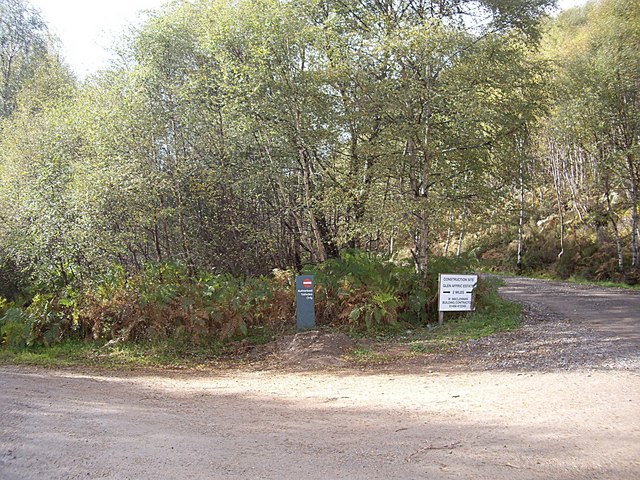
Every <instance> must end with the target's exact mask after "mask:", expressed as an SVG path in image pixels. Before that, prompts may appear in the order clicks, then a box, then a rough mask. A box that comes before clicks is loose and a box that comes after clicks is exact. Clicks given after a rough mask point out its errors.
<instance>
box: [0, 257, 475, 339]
mask: <svg viewBox="0 0 640 480" xmlns="http://www.w3.org/2000/svg"><path fill="white" fill-rule="evenodd" d="M471 266H472V263H471V262H470V260H468V259H464V258H463V259H450V258H448V259H439V258H434V259H433V262H432V272H431V273H430V275H428V276H427V277H422V276H420V275H418V274H416V273H415V270H414V267H413V266H412V265H410V264H396V263H394V262H392V261H389V260H388V259H386V258H384V257H379V256H376V255H373V254H369V253H365V252H360V251H351V252H345V253H344V254H343V255H342V256H341V258H338V259H332V260H329V261H327V262H325V263H323V264H321V265H316V266H312V267H311V266H310V267H306V268H305V269H304V270H303V271H304V273H306V274H313V275H315V276H316V279H317V281H316V319H317V323H318V325H321V326H322V325H325V326H331V327H334V328H340V329H347V330H351V331H360V332H364V331H375V330H379V329H389V328H391V329H393V328H399V327H401V326H405V325H423V324H425V323H427V322H430V321H436V320H437V281H438V273H441V272H447V273H464V272H468V271H470V269H471ZM294 280H295V274H294V272H292V271H288V270H277V271H274V272H273V273H272V274H271V275H268V276H261V277H249V278H243V277H234V276H232V275H228V274H220V275H215V274H211V273H201V274H200V275H196V276H195V277H194V276H192V275H189V273H188V271H187V269H186V268H185V267H184V266H182V265H179V264H170V263H163V264H150V265H147V266H146V267H145V268H144V269H143V270H142V271H141V272H139V273H137V274H135V275H128V274H127V273H126V271H125V270H124V269H123V268H121V267H119V266H114V267H113V268H112V269H111V270H109V271H108V272H105V273H103V274H102V275H100V276H97V277H96V278H94V279H93V281H92V282H91V283H90V284H85V285H80V286H76V287H70V286H68V287H65V288H64V289H62V290H60V291H58V292H56V293H40V294H37V295H35V296H34V297H33V298H32V300H31V302H30V304H29V305H28V306H26V307H24V308H20V309H17V308H14V309H9V310H7V312H5V313H4V314H3V316H2V320H0V325H1V326H2V329H3V330H2V332H3V333H2V335H3V343H4V344H7V345H11V346H13V347H19V346H31V345H50V344H52V343H55V342H58V341H60V340H62V339H67V338H76V339H89V338H90V339H93V340H99V341H105V342H106V341H111V340H115V341H142V340H151V341H168V340H171V341H172V342H176V343H177V344H180V343H184V344H189V345H204V344H209V343H211V342H219V341H221V340H222V341H226V340H233V339H240V338H246V337H247V336H255V335H254V333H253V332H258V331H259V332H260V337H261V339H262V340H264V339H265V338H267V337H268V336H269V335H271V336H273V335H277V334H282V333H284V332H286V331H293V329H294V327H295V282H294ZM0 306H1V305H0ZM265 332H268V333H265Z"/></svg>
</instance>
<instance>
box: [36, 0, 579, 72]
mask: <svg viewBox="0 0 640 480" xmlns="http://www.w3.org/2000/svg"><path fill="white" fill-rule="evenodd" d="M585 2H586V0H559V2H558V4H559V6H560V8H562V9H565V8H569V7H573V6H576V5H581V4H584V3H585ZM30 3H31V4H32V5H33V6H35V7H36V8H38V9H39V10H40V11H41V12H42V14H43V17H44V19H45V21H46V22H47V24H48V25H49V29H50V30H51V31H53V33H55V35H56V36H57V37H58V38H59V39H60V41H61V43H62V55H63V56H64V58H65V60H66V62H67V64H68V65H69V66H70V67H71V69H72V70H73V71H74V72H75V73H76V75H78V77H80V78H86V77H87V75H90V74H91V73H94V72H96V71H97V70H100V69H104V68H107V67H108V66H109V60H110V58H112V56H111V54H110V53H109V50H110V49H111V47H112V46H113V44H114V41H115V39H117V38H119V36H120V35H121V34H122V32H123V31H124V30H125V29H126V28H127V27H128V26H130V25H136V24H139V22H140V21H141V19H142V18H144V16H141V12H142V11H144V10H155V9H159V8H160V7H162V5H163V4H164V3H166V0H108V1H104V0H30Z"/></svg>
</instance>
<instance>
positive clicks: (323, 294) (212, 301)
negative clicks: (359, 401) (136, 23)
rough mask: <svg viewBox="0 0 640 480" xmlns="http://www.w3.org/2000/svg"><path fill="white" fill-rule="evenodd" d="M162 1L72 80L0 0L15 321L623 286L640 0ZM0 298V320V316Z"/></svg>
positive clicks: (633, 201)
mask: <svg viewBox="0 0 640 480" xmlns="http://www.w3.org/2000/svg"><path fill="white" fill-rule="evenodd" d="M554 4H555V2H554V0H357V1H355V0H288V1H285V0H192V1H179V0H178V1H173V2H170V3H168V4H167V5H166V6H165V7H164V8H163V9H161V10H160V11H157V12H153V13H151V14H149V16H148V19H147V20H146V21H145V22H144V24H143V25H142V27H140V28H139V29H137V30H131V31H129V32H125V33H123V37H122V38H121V39H120V40H119V41H118V42H117V44H116V46H115V47H114V49H116V51H117V53H118V56H117V58H118V60H117V61H116V62H114V64H113V65H112V66H111V67H110V68H109V69H107V70H104V71H101V72H99V73H97V74H95V75H92V76H90V77H89V78H87V79H85V80H82V81H81V80H79V79H77V78H75V77H74V74H73V73H72V72H71V71H70V69H69V67H67V66H66V65H65V61H64V58H62V57H61V55H60V53H59V47H58V45H57V44H56V40H55V38H54V37H53V35H52V34H51V33H50V31H49V28H48V26H47V25H46V23H45V22H44V21H43V20H42V17H41V15H40V14H39V12H38V11H37V10H35V9H34V8H33V7H32V6H30V4H29V2H28V1H27V0H0V317H1V319H0V328H2V333H3V335H2V336H3V338H4V341H5V342H6V343H15V344H20V343H27V344H28V343H30V342H43V343H51V342H54V341H56V340H59V339H61V338H63V337H66V336H73V335H76V336H81V337H93V338H95V339H99V338H102V339H111V338H115V337H120V338H127V339H130V338H131V339H136V338H141V337H152V336H160V337H167V336H172V335H186V336H187V337H189V338H190V339H193V338H196V337H198V338H200V337H202V338H208V337H210V336H216V337H232V336H234V335H241V334H246V333H247V331H248V329H250V328H251V327H252V326H253V325H257V324H259V323H261V322H263V323H264V322H266V323H270V322H271V323H273V322H276V323H277V322H280V323H282V324H284V323H286V322H288V321H289V319H291V318H292V317H293V315H294V314H293V311H294V308H295V307H294V305H293V303H292V302H293V299H292V298H293V289H292V283H291V279H292V277H293V275H295V273H296V272H301V271H306V272H312V273H315V274H316V275H318V276H319V277H320V278H321V279H323V285H324V286H323V287H321V288H322V289H323V290H321V291H320V292H319V295H318V298H319V304H318V309H319V310H318V312H319V313H318V315H319V318H320V320H321V321H322V322H324V323H326V324H332V323H338V322H344V323H349V324H357V325H362V326H363V328H370V327H371V325H374V324H382V323H394V322H398V321H404V322H417V323H419V322H428V321H432V320H433V318H434V317H433V315H434V308H435V307H434V296H435V292H434V288H433V285H434V282H435V281H436V280H434V275H436V274H437V273H439V272H443V271H453V270H456V269H458V270H461V271H466V270H479V269H485V270H490V271H497V272H515V273H521V274H522V273H524V274H534V273H542V272H546V273H548V274H552V275H555V276H557V277H560V278H569V277H576V278H584V279H589V280H613V281H616V282H624V283H629V284H636V283H639V282H640V247H639V242H640V239H639V236H640V219H639V215H638V200H639V195H640V193H639V189H640V147H639V141H640V95H639V91H640V2H637V1H636V0H599V1H594V2H591V3H587V4H586V5H585V6H583V7H579V8H574V9H570V10H567V11H564V12H561V13H559V14H558V13H557V12H556V11H555V10H554ZM2 315H4V316H2Z"/></svg>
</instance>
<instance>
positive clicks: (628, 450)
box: [0, 280, 640, 480]
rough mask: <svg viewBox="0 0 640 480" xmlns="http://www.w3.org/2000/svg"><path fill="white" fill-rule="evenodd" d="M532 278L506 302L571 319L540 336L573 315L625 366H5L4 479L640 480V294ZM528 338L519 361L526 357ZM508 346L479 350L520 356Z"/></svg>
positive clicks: (578, 338) (513, 285) (0, 452)
mask: <svg viewBox="0 0 640 480" xmlns="http://www.w3.org/2000/svg"><path fill="white" fill-rule="evenodd" d="M530 282H532V281H529V280H509V281H508V285H507V287H505V295H508V296H510V297H512V298H516V297H517V298H520V299H521V300H522V301H524V302H531V301H534V302H537V304H536V305H537V307H536V308H538V309H539V310H540V309H544V307H542V306H541V304H548V305H549V306H550V307H553V308H557V312H563V313H565V314H566V315H571V316H572V318H571V319H569V320H566V319H563V318H561V317H560V316H559V315H557V312H556V313H555V314H553V315H548V316H545V315H543V317H544V318H543V319H542V320H540V321H539V322H538V323H537V324H536V326H535V328H539V327H540V326H541V325H542V326H547V327H548V328H555V327H554V325H555V322H560V321H562V322H564V326H563V327H562V331H564V332H565V333H566V332H569V333H566V335H567V338H570V339H573V340H575V342H576V343H577V344H581V343H584V341H585V339H586V340H589V341H590V339H593V338H597V339H599V340H598V341H601V340H602V341H604V340H603V339H608V340H607V341H608V342H609V343H605V345H607V346H609V347H611V348H612V349H613V350H616V349H618V347H620V348H619V350H620V351H619V352H618V353H616V359H617V360H616V362H615V363H613V364H610V365H609V364H607V365H606V366H598V365H601V362H600V360H599V361H598V362H596V363H595V364H594V365H596V366H595V367H591V366H589V364H586V365H587V366H586V367H585V363H584V362H582V361H581V362H579V365H578V367H577V368H569V367H570V365H568V364H559V365H560V366H561V368H553V369H549V368H545V369H544V370H536V369H535V368H529V369H525V370H523V369H521V368H519V367H518V364H516V367H517V368H516V367H513V368H512V367H509V368H501V367H500V366H499V365H498V364H496V365H494V367H492V368H491V369H489V370H486V369H485V370H481V371H469V369H468V368H467V366H468V364H467V363H466V362H468V361H471V360H469V358H470V359H473V358H475V357H474V356H471V357H469V358H467V359H466V360H464V361H461V362H460V364H459V367H460V368H458V369H457V370H456V369H453V370H446V371H445V370H437V369H433V368H432V367H429V366H428V365H412V366H410V368H408V369H404V370H403V371H402V373H397V372H396V373H394V372H392V371H386V372H380V371H376V370H375V369H371V370H369V371H366V372H361V371H360V372H356V371H353V370H350V369H342V370H339V371H322V370H320V371H307V372H304V371H302V372H301V371H291V370H286V369H283V370H280V371H273V370H269V371H265V370H248V369H245V370H234V371H225V372H215V371H211V372H204V373H195V372H190V373H179V372H169V373H158V372H142V373H116V374H114V373H90V372H79V371H77V370H76V371H73V370H70V371H50V370H41V369H36V368H26V367H11V366H0V478H1V479H3V480H5V479H8V480H14V479H15V480H22V479H43V478H46V479H52V480H55V479H80V478H82V479H93V478H106V479H114V480H115V479H118V480H120V479H136V480H144V479H162V480H165V479H218V478H220V479H223V478H225V479H226V478H228V479H241V478H242V479H247V478H249V479H251V478H255V479H278V480H280V479H296V480H297V479H328V478H331V479H333V478H336V479H367V480H372V479H389V478H412V479H413V478H425V479H454V478H455V479H460V478H462V479H474V480H475V479H491V480H500V479H509V480H511V479H516V478H517V479H551V478H553V479H554V480H570V479H576V480H578V479H580V480H583V479H612V480H613V479H615V480H633V479H637V478H640V370H639V369H638V368H637V367H636V365H637V364H636V363H634V362H630V363H629V362H627V363H625V362H622V363H620V362H619V360H620V357H621V355H622V354H620V352H623V354H624V352H627V353H628V354H629V355H631V356H633V355H634V352H633V351H632V347H633V346H634V345H635V346H636V347H637V344H636V343H635V342H636V341H637V321H638V312H640V309H638V308H637V300H638V297H637V295H638V294H637V293H636V294H623V293H620V296H619V297H618V296H616V295H618V294H611V293H610V292H609V291H602V290H599V289H592V288H590V287H589V288H585V287H573V286H572V287H568V286H560V290H556V286H555V285H554V284H547V283H541V282H539V281H535V282H534V283H530ZM567 289H569V290H570V291H571V292H573V293H574V295H572V296H570V297H568V296H566V295H565V294H566V291H567ZM627 296H628V298H627ZM623 297H624V298H623ZM594 299H598V301H599V302H600V303H595V302H596V300H594ZM616 305H620V307H619V308H618V307H616ZM622 305H628V306H629V307H630V308H631V310H627V311H623V306H622ZM598 309H602V312H603V313H602V315H600V314H598ZM540 311H542V310H540ZM616 315H617V316H616ZM582 322H583V323H584V324H585V325H583V324H582ZM618 323H620V325H619V324H618ZM573 327H575V330H571V328H573ZM592 327H593V328H595V329H600V330H598V331H597V332H595V331H594V330H592ZM540 328H542V327H540ZM536 331H537V330H536ZM571 332H573V333H571ZM575 332H577V333H575ZM594 332H595V333H594ZM552 333H553V330H552ZM505 338H506V339H507V340H508V339H509V338H511V337H505ZM514 338H515V339H516V340H517V341H516V340H514V342H515V343H514V345H515V346H514V348H513V349H512V350H513V352H512V354H511V355H512V356H514V357H517V355H524V356H526V355H528V353H526V352H525V350H526V342H523V344H519V343H518V341H520V340H518V338H520V339H521V338H523V337H514ZM496 345H497V346H495V345H492V344H491V343H489V344H483V345H482V349H481V351H482V352H485V349H487V348H492V346H495V348H497V349H507V350H508V348H509V345H508V344H506V343H505V342H502V343H500V344H496ZM536 348H538V347H536ZM562 348H568V347H567V345H564V346H563V347H562ZM521 349H523V350H521ZM578 350H579V349H578ZM520 351H522V352H523V353H522V354H519V353H518V352H520ZM536 351H537V350H536ZM587 351H590V350H587ZM597 351H598V352H601V350H597ZM580 352H582V353H584V352H583V351H582V350H580ZM489 353H491V352H489ZM483 354H484V353H483ZM537 354H539V353H537ZM635 354H636V356H637V352H635ZM570 355H571V352H570V351H569V350H567V353H566V355H565V356H570ZM580 355H582V354H580ZM510 358H511V357H510ZM579 358H582V357H581V356H579ZM509 365H512V364H511V363H509ZM545 365H546V364H545ZM547 366H548V365H547ZM565 367H566V368H565Z"/></svg>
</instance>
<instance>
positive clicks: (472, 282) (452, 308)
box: [438, 273, 478, 325]
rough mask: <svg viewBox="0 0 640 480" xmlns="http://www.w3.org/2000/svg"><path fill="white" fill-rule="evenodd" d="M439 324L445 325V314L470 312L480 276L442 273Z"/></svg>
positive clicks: (439, 296) (440, 279)
mask: <svg viewBox="0 0 640 480" xmlns="http://www.w3.org/2000/svg"><path fill="white" fill-rule="evenodd" d="M438 284H439V285H440V289H439V294H438V323H439V324H440V325H442V324H443V323H444V312H470V311H471V310H473V309H474V306H473V298H474V293H475V289H476V286H477V285H478V275H457V274H448V273H441V274H440V278H439V281H438Z"/></svg>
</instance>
